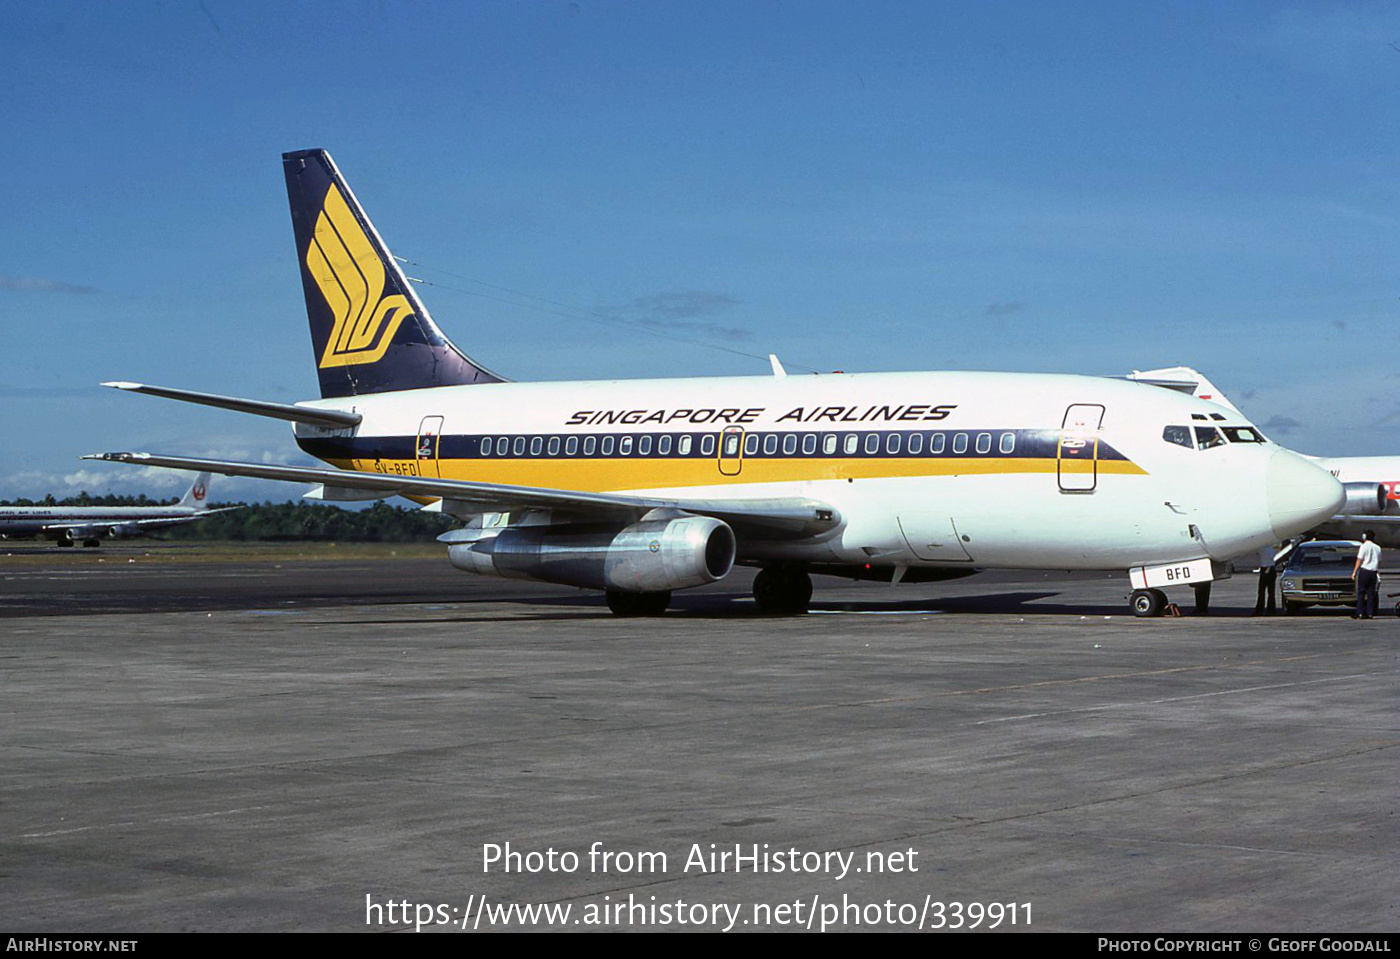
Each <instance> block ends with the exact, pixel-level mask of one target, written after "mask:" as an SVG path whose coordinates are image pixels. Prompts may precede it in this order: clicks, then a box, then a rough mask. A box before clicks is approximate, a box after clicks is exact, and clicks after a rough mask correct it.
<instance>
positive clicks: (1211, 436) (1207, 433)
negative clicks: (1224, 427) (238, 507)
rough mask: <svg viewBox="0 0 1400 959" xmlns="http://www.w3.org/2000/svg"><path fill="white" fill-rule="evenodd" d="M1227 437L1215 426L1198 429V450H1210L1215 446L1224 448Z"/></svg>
mask: <svg viewBox="0 0 1400 959" xmlns="http://www.w3.org/2000/svg"><path fill="white" fill-rule="evenodd" d="M1224 445H1225V437H1223V436H1221V435H1220V431H1219V430H1218V429H1216V428H1215V427H1214V426H1198V427H1196V448H1197V449H1203V450H1208V449H1210V448H1211V447H1213V446H1224Z"/></svg>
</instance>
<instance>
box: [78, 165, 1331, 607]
mask: <svg viewBox="0 0 1400 959" xmlns="http://www.w3.org/2000/svg"><path fill="white" fill-rule="evenodd" d="M283 166H284V171H285V174H286V180H287V191H288V196H289V198H290V201H291V208H292V221H293V228H294V232H295V234H296V243H297V258H298V260H299V261H300V265H301V274H302V283H303V286H304V290H305V294H306V305H307V310H308V314H309V318H310V324H311V336H312V343H313V348H314V351H315V358H316V363H317V370H318V373H319V376H320V387H321V399H319V400H309V401H306V402H303V403H298V404H294V405H293V404H282V403H269V402H263V401H258V400H246V399H239V398H235V397H226V396H218V395H213V394H208V393H198V392H193V391H189V390H180V389H171V388H167V387H156V386H148V385H145V384H140V383H110V384H107V385H109V386H114V387H117V388H120V389H125V390H131V391H134V392H144V393H150V394H154V395H158V396H166V397H169V398H173V399H179V400H185V401H189V402H195V403H203V404H206V405H210V406H218V407H224V408H227V409H233V410H238V411H241V412H247V413H254V414H258V415H263V416H273V417H279V418H282V419H287V420H290V421H292V422H293V424H294V435H295V437H296V441H297V444H298V445H299V446H300V447H301V448H302V449H303V450H304V451H306V452H307V453H309V454H311V455H312V456H315V457H317V458H319V459H321V460H324V461H325V462H327V463H330V464H331V465H332V466H333V467H334V468H333V469H321V468H302V467H279V466H266V465H261V464H252V463H233V462H223V461H212V460H205V459H195V458H191V457H186V456H175V455H164V454H159V455H158V454H153V453H106V454H96V455H94V457H92V458H105V459H110V460H118V461H122V462H130V463H138V464H143V465H156V466H167V467H173V468H177V469H178V468H193V469H201V470H209V471H211V472H215V473H224V474H228V475H234V476H253V477H261V478H265V479H279V480H291V481H299V482H310V483H316V484H319V486H318V487H317V488H316V489H315V490H313V491H312V492H311V493H309V494H308V495H309V496H312V497H314V498H319V499H323V500H353V499H370V498H375V497H380V496H385V495H390V494H398V495H402V496H406V497H409V498H411V499H415V500H417V501H418V502H421V503H426V504H428V506H427V508H428V509H435V510H441V511H442V512H446V513H449V514H451V515H453V516H457V517H460V518H462V519H463V520H464V521H465V525H464V527H463V528H462V529H459V530H455V531H453V532H450V533H447V534H445V535H444V536H443V537H442V539H443V540H444V541H445V542H446V543H447V545H448V555H449V558H450V560H451V562H452V563H453V564H454V565H455V566H457V567H459V568H461V569H463V570H467V571H470V572H474V573H480V574H483V575H487V576H504V577H512V578H521V579H533V580H540V581H544V582H549V583H561V584H566V585H572V586H579V587H585V588H592V589H599V590H603V591H605V592H606V594H607V599H608V605H609V606H610V607H611V608H612V609H613V611H614V612H616V613H619V614H632V615H655V614H659V613H660V612H662V611H663V610H664V609H665V608H666V606H667V604H668V603H669V602H670V597H671V591H672V590H676V589H684V588H686V587H691V586H698V585H702V584H705V583H709V582H713V581H715V580H718V579H720V578H722V577H724V576H725V575H726V574H728V573H729V571H730V569H731V568H732V567H733V566H734V565H735V564H736V563H738V564H743V565H748V566H757V567H761V572H760V573H759V574H758V576H757V577H756V579H755V580H754V596H755V599H756V600H757V601H758V604H759V606H760V607H761V608H762V609H764V610H766V611H774V612H794V611H801V610H805V609H806V607H807V604H808V602H809V600H810V598H811V591H812V582H811V578H810V575H811V574H813V573H820V574H830V575H836V576H847V577H855V578H869V579H877V580H884V581H889V582H900V581H903V582H914V581H928V580H937V579H947V578H953V577H957V576H963V575H967V574H969V573H971V572H974V571H976V570H978V569H986V568H993V567H1000V568H1055V569H1082V570H1112V569H1118V570H1126V571H1128V573H1129V576H1130V581H1131V583H1132V584H1133V586H1134V590H1133V594H1132V598H1131V605H1132V608H1133V610H1134V611H1135V612H1136V613H1137V614H1139V615H1144V616H1146V615H1155V614H1157V613H1158V612H1160V611H1161V609H1162V607H1163V606H1164V605H1165V603H1166V596H1165V594H1164V593H1163V592H1162V589H1163V587H1165V586H1170V585H1200V584H1208V583H1209V582H1210V581H1211V580H1212V579H1214V578H1217V577H1219V576H1223V575H1228V573H1227V569H1228V567H1227V565H1226V561H1227V560H1229V559H1230V558H1231V557H1234V556H1238V555H1240V554H1243V553H1247V552H1251V551H1254V550H1257V549H1258V548H1259V547H1261V546H1264V545H1266V544H1269V543H1272V542H1274V541H1276V540H1278V539H1280V538H1282V537H1286V536H1291V535H1293V534H1295V533H1297V532H1300V531H1302V530H1304V529H1308V528H1309V527H1311V526H1314V525H1316V523H1317V522H1318V521H1319V520H1320V519H1323V518H1325V517H1328V516H1331V515H1332V514H1333V513H1334V512H1335V511H1336V510H1337V508H1338V506H1339V505H1340V504H1341V503H1342V501H1343V490H1342V487H1341V484H1339V483H1338V482H1337V481H1336V480H1335V479H1334V478H1333V477H1332V476H1331V475H1330V474H1329V473H1328V472H1327V471H1326V470H1323V469H1319V468H1318V467H1316V466H1314V465H1313V464H1311V463H1309V462H1308V461H1307V460H1306V459H1304V458H1303V457H1300V456H1298V455H1296V454H1294V453H1290V452H1289V451H1287V450H1284V449H1281V448H1280V447H1278V446H1277V445H1275V444H1273V443H1271V442H1268V441H1267V440H1265V439H1264V438H1263V437H1262V436H1261V435H1260V434H1259V432H1258V431H1257V430H1256V429H1254V427H1253V426H1251V425H1250V424H1249V422H1248V421H1247V420H1246V419H1245V418H1244V417H1243V416H1242V415H1239V414H1238V413H1235V412H1231V411H1228V410H1224V409H1222V407H1220V406H1218V405H1216V404H1213V403H1208V402H1204V401H1202V400H1199V399H1196V398H1193V397H1191V396H1189V395H1184V394H1182V393H1179V392H1175V391H1171V390H1162V389H1159V388H1157V387H1155V386H1151V385H1146V384H1141V383H1134V382H1130V381H1127V380H1124V379H1121V378H1116V379H1109V378H1100V377H1090V376H1074V375H1059V374H1053V375H1052V374H1033V373H971V372H945V373H870V374H830V375H818V376H810V375H809V376H788V375H786V374H785V373H784V371H783V369H782V367H781V365H780V364H778V363H777V362H776V361H774V363H773V375H772V376H762V377H716V378H694V379H653V380H610V381H585V382H573V383H512V382H507V381H505V380H504V379H503V378H502V377H500V376H498V375H497V374H495V373H492V372H491V371H489V370H487V369H486V368H484V367H482V366H480V365H479V364H477V363H476V362H474V361H473V360H471V359H470V358H468V357H467V356H466V355H465V354H464V353H462V352H461V351H460V350H458V349H457V348H456V347H455V346H454V345H453V344H452V343H451V342H450V341H449V340H448V339H447V338H446V337H445V336H444V335H443V334H442V332H441V330H439V328H438V327H437V325H436V324H435V323H434V322H433V320H432V319H431V317H430V316H429V314H428V311H427V309H426V308H425V307H424V306H423V304H422V303H421V302H420V301H419V299H418V296H417V294H416V293H415V292H414V290H413V288H412V287H411V286H410V285H409V283H408V281H407V279H406V278H405V276H404V275H403V273H402V271H401V270H400V269H399V266H398V264H397V263H396V261H395V260H394V258H393V257H392V256H391V255H390V253H389V250H388V248H387V247H386V246H385V244H384V242H383V240H382V239H381V238H380V236H379V234H378V233H377V232H376V231H375V229H374V227H373V226H372V225H371V224H370V221H369V219H368V218H367V217H366V216H365V214H364V211H363V209H362V208H361V206H360V205H359V203H358V201H357V200H356V199H355V197H354V195H353V194H352V193H351V191H350V188H349V186H348V185H347V184H346V182H345V180H344V178H343V177H342V176H341V175H340V172H339V170H337V169H336V167H335V165H334V163H333V162H332V161H331V158H330V156H329V155H328V154H327V153H325V152H324V151H322V150H307V151H301V152H296V153H288V154H285V155H284V156H283Z"/></svg>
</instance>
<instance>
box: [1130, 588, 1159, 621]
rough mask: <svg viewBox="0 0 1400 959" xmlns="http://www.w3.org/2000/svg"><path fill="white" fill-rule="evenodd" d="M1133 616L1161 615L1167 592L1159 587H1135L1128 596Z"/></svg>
mask: <svg viewBox="0 0 1400 959" xmlns="http://www.w3.org/2000/svg"><path fill="white" fill-rule="evenodd" d="M1128 605H1129V606H1131V607H1132V610H1133V615H1134V616H1142V617H1148V616H1161V615H1162V610H1164V609H1166V608H1167V594H1166V593H1164V592H1162V591H1161V590H1160V589H1135V590H1133V594H1132V596H1130V597H1128Z"/></svg>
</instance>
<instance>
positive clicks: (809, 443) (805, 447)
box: [802, 433, 817, 456]
mask: <svg viewBox="0 0 1400 959" xmlns="http://www.w3.org/2000/svg"><path fill="white" fill-rule="evenodd" d="M816 451H817V434H816V433H808V434H807V435H806V436H804V437H802V455H804V456H811V455H812V454H813V453H815V452H816Z"/></svg>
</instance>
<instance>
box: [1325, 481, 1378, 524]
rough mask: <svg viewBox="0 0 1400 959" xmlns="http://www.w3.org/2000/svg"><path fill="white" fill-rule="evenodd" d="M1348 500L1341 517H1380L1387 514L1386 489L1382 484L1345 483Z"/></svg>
mask: <svg viewBox="0 0 1400 959" xmlns="http://www.w3.org/2000/svg"><path fill="white" fill-rule="evenodd" d="M1342 489H1344V490H1346V494H1347V498H1346V501H1345V502H1343V503H1342V508H1341V509H1339V510H1337V513H1338V514H1339V515H1341V516H1380V515H1381V514H1382V513H1384V512H1385V499H1386V489H1385V487H1384V486H1382V485H1381V484H1380V483H1343V484H1342Z"/></svg>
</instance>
